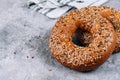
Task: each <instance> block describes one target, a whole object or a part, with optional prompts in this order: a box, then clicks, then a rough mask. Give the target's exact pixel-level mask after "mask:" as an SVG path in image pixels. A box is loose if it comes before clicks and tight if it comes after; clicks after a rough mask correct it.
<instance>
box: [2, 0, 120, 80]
mask: <svg viewBox="0 0 120 80" xmlns="http://www.w3.org/2000/svg"><path fill="white" fill-rule="evenodd" d="M119 4H120V0H110V1H109V2H107V3H106V4H104V5H107V6H111V7H114V8H116V9H120V5H119ZM55 22H56V20H51V19H49V18H47V17H45V16H44V15H41V14H39V13H37V12H34V11H32V10H30V9H28V8H27V7H26V1H25V0H0V80H120V79H119V76H120V53H116V54H113V55H111V56H110V58H109V59H108V60H107V61H106V62H105V63H104V64H103V65H102V66H100V67H99V68H98V69H96V70H94V71H92V72H87V73H82V72H78V71H75V70H71V69H69V68H66V67H64V66H62V65H61V64H60V63H58V62H57V61H56V60H55V59H54V58H53V57H52V55H51V53H50V50H49V48H48V39H49V33H50V30H51V28H52V27H53V25H54V24H55Z"/></svg>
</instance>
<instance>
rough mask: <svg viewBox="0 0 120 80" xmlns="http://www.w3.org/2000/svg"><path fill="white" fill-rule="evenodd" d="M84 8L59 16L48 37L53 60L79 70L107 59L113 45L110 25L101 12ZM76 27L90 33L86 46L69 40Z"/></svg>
mask: <svg viewBox="0 0 120 80" xmlns="http://www.w3.org/2000/svg"><path fill="white" fill-rule="evenodd" d="M86 8H89V7H86ZM86 8H83V9H80V10H74V11H72V12H70V13H68V14H67V15H65V16H62V17H60V18H59V20H58V21H57V22H56V24H55V26H54V27H53V29H52V31H51V34H50V39H49V47H50V50H51V52H52V55H53V56H54V57H55V58H56V60H57V61H58V62H60V63H61V64H63V65H64V66H66V67H69V68H71V69H75V70H78V71H89V70H93V69H95V68H97V67H98V66H100V65H101V64H103V63H104V62H105V61H106V60H107V59H108V57H109V56H110V55H111V53H112V52H113V50H114V48H115V46H116V34H115V31H114V27H113V25H112V24H111V23H110V22H109V21H108V20H107V19H106V18H103V17H102V16H101V15H99V14H96V13H89V11H87V10H84V9H86ZM79 28H80V29H83V30H86V31H88V32H89V34H90V35H91V37H92V41H91V42H90V43H89V45H88V46H85V47H83V46H78V45H76V44H74V43H73V42H72V36H73V34H74V33H75V31H76V30H77V29H79Z"/></svg>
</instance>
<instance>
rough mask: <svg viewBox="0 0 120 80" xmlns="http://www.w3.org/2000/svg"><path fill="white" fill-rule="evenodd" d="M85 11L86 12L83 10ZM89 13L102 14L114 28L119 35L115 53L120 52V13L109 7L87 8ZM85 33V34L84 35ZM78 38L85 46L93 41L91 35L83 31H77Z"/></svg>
mask: <svg viewBox="0 0 120 80" xmlns="http://www.w3.org/2000/svg"><path fill="white" fill-rule="evenodd" d="M83 10H85V9H84V8H83ZM86 10H88V12H91V13H97V14H100V15H101V16H102V17H104V18H106V19H107V20H109V21H110V22H111V23H112V25H113V26H114V30H115V32H116V34H117V42H116V47H115V50H114V52H119V51H120V11H118V10H116V9H114V8H111V7H107V6H98V7H96V6H90V7H87V9H86ZM83 33H84V34H83ZM76 38H77V40H78V41H80V42H82V43H83V44H84V45H88V44H89V43H90V42H91V41H92V37H91V36H90V34H89V33H87V32H83V31H80V30H79V31H77V33H76Z"/></svg>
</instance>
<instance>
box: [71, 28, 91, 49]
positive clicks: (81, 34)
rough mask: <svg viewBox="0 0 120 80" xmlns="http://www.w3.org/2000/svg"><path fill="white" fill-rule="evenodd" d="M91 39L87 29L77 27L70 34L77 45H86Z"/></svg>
mask: <svg viewBox="0 0 120 80" xmlns="http://www.w3.org/2000/svg"><path fill="white" fill-rule="evenodd" d="M91 40H92V36H91V34H90V32H89V31H87V30H85V29H81V28H78V29H77V30H76V31H75V33H74V34H73V36H72V42H73V43H74V44H76V45H78V46H82V47H87V46H88V45H89V44H90V43H91Z"/></svg>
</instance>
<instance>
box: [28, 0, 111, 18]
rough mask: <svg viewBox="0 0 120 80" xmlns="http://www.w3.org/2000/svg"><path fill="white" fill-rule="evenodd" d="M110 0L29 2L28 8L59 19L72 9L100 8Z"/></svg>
mask: <svg viewBox="0 0 120 80" xmlns="http://www.w3.org/2000/svg"><path fill="white" fill-rule="evenodd" d="M107 1H109V0H28V7H29V8H31V9H32V10H35V11H38V12H39V13H41V14H44V15H46V16H47V17H49V18H58V17H60V16H61V15H63V14H64V13H66V12H68V11H70V10H71V9H75V8H77V9H80V8H82V7H86V6H90V5H92V6H99V5H102V4H103V3H105V2H107Z"/></svg>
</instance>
